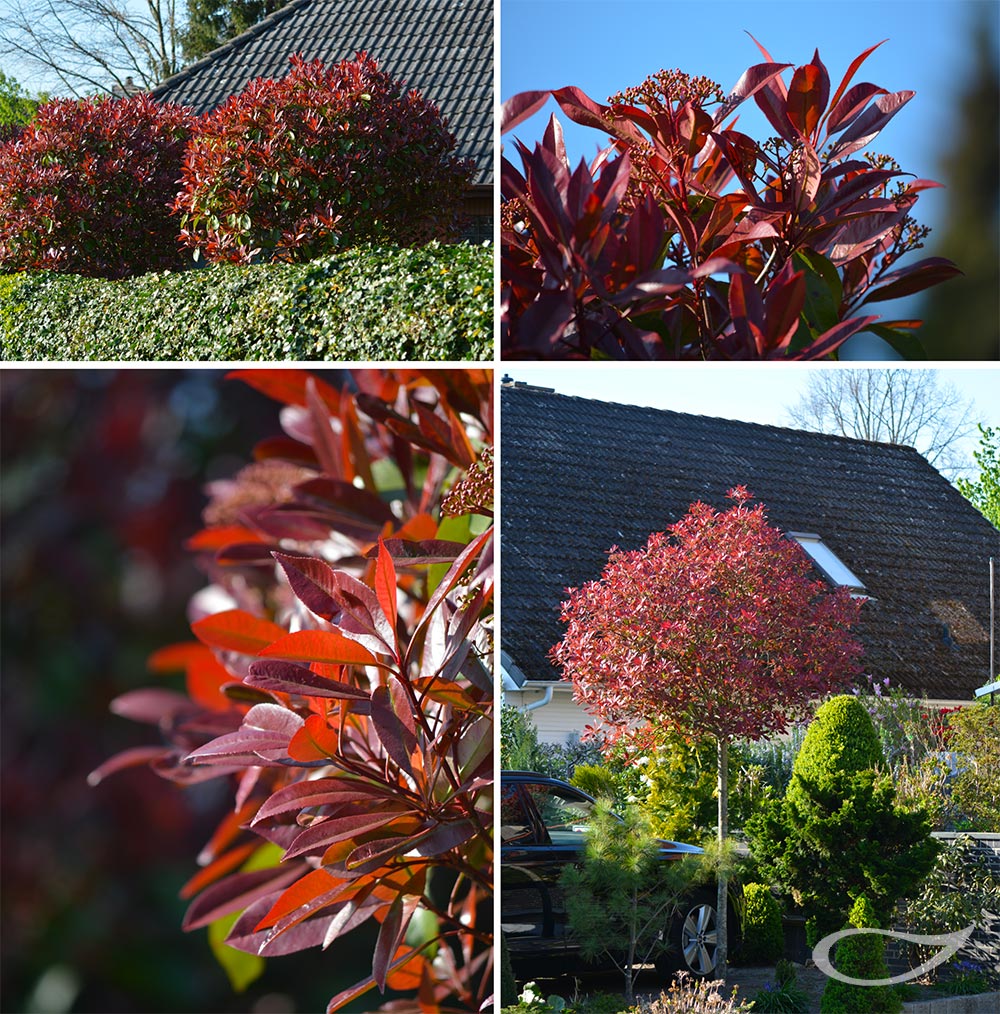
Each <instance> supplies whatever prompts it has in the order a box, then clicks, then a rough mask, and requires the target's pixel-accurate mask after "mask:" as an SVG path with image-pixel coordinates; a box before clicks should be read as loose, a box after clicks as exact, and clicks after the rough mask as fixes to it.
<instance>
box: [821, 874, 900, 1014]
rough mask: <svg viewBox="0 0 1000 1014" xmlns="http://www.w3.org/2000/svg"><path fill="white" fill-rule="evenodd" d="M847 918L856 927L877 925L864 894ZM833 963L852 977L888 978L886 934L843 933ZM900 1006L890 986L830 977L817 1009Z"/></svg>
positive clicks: (883, 1013) (846, 1012) (848, 1013)
mask: <svg viewBox="0 0 1000 1014" xmlns="http://www.w3.org/2000/svg"><path fill="white" fill-rule="evenodd" d="M848 921H849V923H850V925H851V926H854V927H856V928H857V929H877V928H878V925H879V921H878V918H877V917H876V915H875V910H874V908H872V905H871V903H870V902H869V901H868V899H867V898H866V897H865V896H864V895H863V894H862V895H861V896H860V897H859V898H858V899H857V901H855V903H854V906H853V907H852V908H851V915H850V919H849V920H848ZM835 965H836V968H837V971H838V972H841V973H843V974H844V975H849V976H850V977H851V978H852V979H888V978H889V969H888V966H887V965H886V963H885V937H883V936H881V935H880V934H878V933H861V934H858V935H857V936H851V937H845V938H844V939H843V940H841V941H840V943H838V944H837V951H836V961H835ZM902 1006H903V1004H902V1001H901V1000H900V999H899V996H898V995H897V993H896V992H895V990H894V989H893V988H892V986H888V985H884V986H854V985H852V984H851V983H849V982H842V981H841V980H840V979H834V978H829V979H827V981H826V986H825V988H824V989H823V998H822V1000H821V1001H820V1008H819V1009H820V1011H821V1012H822V1014H895V1012H896V1011H898V1010H900V1009H901V1008H902Z"/></svg>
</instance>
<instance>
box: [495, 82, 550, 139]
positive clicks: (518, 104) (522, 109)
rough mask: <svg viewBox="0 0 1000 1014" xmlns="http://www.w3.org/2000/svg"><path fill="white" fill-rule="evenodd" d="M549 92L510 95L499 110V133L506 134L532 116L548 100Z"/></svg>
mask: <svg viewBox="0 0 1000 1014" xmlns="http://www.w3.org/2000/svg"><path fill="white" fill-rule="evenodd" d="M551 94H552V93H551V92H548V91H544V92H539V91H533V92H518V93H517V95H512V96H511V97H510V98H509V99H507V101H506V102H505V103H504V104H503V106H502V107H501V109H500V133H501V134H506V133H507V132H508V131H509V130H513V129H514V128H515V127H516V126H518V125H519V124H521V123H523V122H524V121H525V120H527V119H528V118H529V117H530V116H534V115H535V113H537V112H538V110H539V109H541V108H542V106H544V105H545V103H546V102H548V100H549V96H550V95H551Z"/></svg>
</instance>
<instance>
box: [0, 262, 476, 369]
mask: <svg viewBox="0 0 1000 1014" xmlns="http://www.w3.org/2000/svg"><path fill="white" fill-rule="evenodd" d="M0 339H2V349H3V358H4V359H5V360H31V359H60V360H73V359H86V360H105V361H107V360H122V359H128V360H133V359H134V360H213V359H214V360H244V359H248V360H272V361H274V360H282V359H305V360H348V361H360V360H381V361H392V360H405V361H416V360H424V359H426V360H445V359H459V360H481V359H492V357H493V352H492V341H493V249H492V246H490V245H489V244H483V245H482V246H470V245H468V244H454V245H443V244H439V243H430V244H428V245H427V246H425V247H421V248H420V249H416V250H409V249H398V248H386V247H377V248H375V247H356V248H353V249H351V250H345V251H344V252H342V253H338V254H335V255H333V256H331V257H325V258H322V259H320V260H316V261H312V262H311V263H309V264H300V265H286V264H260V265H252V266H249V267H231V266H217V267H209V268H204V269H202V270H192V271H184V272H180V273H171V272H164V273H162V274H157V273H153V274H148V275H141V276H139V277H136V278H132V279H128V280H125V281H105V280H102V279H94V278H80V277H77V276H75V275H60V274H53V273H50V272H44V273H29V274H18V275H0Z"/></svg>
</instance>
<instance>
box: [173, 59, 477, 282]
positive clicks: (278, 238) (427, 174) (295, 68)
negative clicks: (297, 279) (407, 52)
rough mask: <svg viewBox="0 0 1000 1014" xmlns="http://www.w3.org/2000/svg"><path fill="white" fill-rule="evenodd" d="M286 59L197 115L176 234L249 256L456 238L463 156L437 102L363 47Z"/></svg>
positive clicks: (226, 256) (218, 255) (208, 251)
mask: <svg viewBox="0 0 1000 1014" xmlns="http://www.w3.org/2000/svg"><path fill="white" fill-rule="evenodd" d="M291 63H292V69H291V71H290V72H289V74H288V75H287V76H286V77H284V78H282V79H281V80H280V81H273V80H269V79H265V78H258V79H257V80H255V81H251V82H250V83H249V84H248V85H247V86H246V88H245V89H244V90H243V91H242V92H241V93H240V94H239V95H234V96H233V97H232V98H230V99H229V100H228V101H227V102H225V103H224V104H223V105H222V106H220V107H219V109H217V110H216V111H215V112H214V113H211V114H210V115H209V116H207V117H205V118H204V119H203V120H202V122H201V124H200V126H199V129H198V133H197V135H196V136H195V137H194V138H193V139H192V142H191V145H190V148H189V150H188V154H187V158H186V160H185V163H184V175H183V189H182V191H181V193H180V194H179V195H178V197H177V200H176V203H175V209H176V210H177V211H178V212H180V215H181V219H180V224H181V239H182V240H183V241H184V243H186V244H187V245H188V246H189V247H192V248H194V249H195V250H196V251H200V252H201V253H203V254H204V256H205V257H206V258H207V259H208V260H210V261H231V262H235V263H249V262H250V261H253V260H257V259H264V260H269V259H277V260H289V261H292V260H309V259H311V258H313V257H316V256H318V255H320V254H322V253H328V252H330V251H331V250H333V249H335V248H336V247H337V246H338V245H341V246H343V245H353V244H356V243H360V242H365V241H373V242H382V243H392V244H397V245H400V246H416V245H420V244H422V243H426V242H427V241H429V240H431V239H455V238H457V235H458V232H459V228H460V218H461V209H462V195H463V192H464V190H465V186H466V184H467V182H468V179H469V174H470V172H471V163H470V162H468V161H464V160H462V159H459V158H457V157H456V156H455V155H454V154H453V152H454V149H455V138H454V136H453V135H452V134H451V133H450V132H449V131H448V129H447V127H446V125H445V123H444V121H443V120H442V118H441V115H440V113H439V112H438V110H437V107H436V106H434V105H433V104H432V103H430V102H428V101H427V100H426V99H424V98H422V97H421V96H420V95H419V93H417V92H416V91H410V92H406V91H405V89H404V87H403V85H402V84H401V83H400V82H398V81H394V80H393V79H392V78H391V77H390V76H389V75H388V74H386V73H384V72H383V71H380V70H379V69H378V66H377V64H376V63H375V61H374V60H372V59H371V58H370V57H368V56H367V55H365V54H364V53H359V54H358V56H357V57H356V58H355V59H354V60H345V61H343V62H342V63H338V64H336V65H334V66H332V67H325V66H324V65H323V63H322V62H321V61H319V60H315V61H313V62H312V63H306V62H305V61H304V60H302V59H301V58H300V57H298V56H293V57H292V59H291Z"/></svg>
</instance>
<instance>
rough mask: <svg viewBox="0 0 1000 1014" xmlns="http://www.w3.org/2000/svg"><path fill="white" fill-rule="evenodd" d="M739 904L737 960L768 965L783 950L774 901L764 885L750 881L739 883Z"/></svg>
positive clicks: (781, 933)
mask: <svg viewBox="0 0 1000 1014" xmlns="http://www.w3.org/2000/svg"><path fill="white" fill-rule="evenodd" d="M743 904H744V910H743V947H742V950H741V951H740V962H741V963H742V964H744V965H772V964H774V962H776V961H777V960H778V959H779V958H780V957H781V955H782V953H783V952H784V949H785V934H784V930H783V929H782V927H781V909H780V907H779V906H778V902H777V901H776V900H775V898H774V895H773V894H772V893H771V888H770V887H768V886H767V885H766V884H754V883H750V884H744V885H743Z"/></svg>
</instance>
